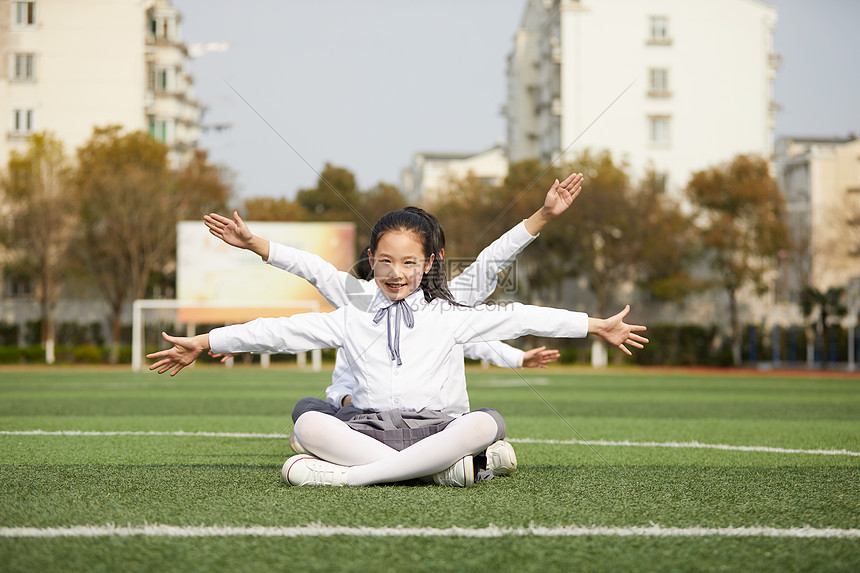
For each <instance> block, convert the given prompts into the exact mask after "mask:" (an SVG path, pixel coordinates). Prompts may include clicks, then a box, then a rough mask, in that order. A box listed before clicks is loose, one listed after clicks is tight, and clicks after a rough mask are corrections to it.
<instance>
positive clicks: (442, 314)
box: [209, 288, 588, 411]
mask: <svg viewBox="0 0 860 573" xmlns="http://www.w3.org/2000/svg"><path fill="white" fill-rule="evenodd" d="M404 303H405V304H408V305H409V308H410V309H411V310H412V314H413V316H414V325H413V327H412V328H409V327H408V326H407V325H406V324H405V323H403V324H401V325H400V336H399V354H400V358H401V361H402V364H401V365H398V364H397V361H396V360H394V359H392V354H391V350H390V348H389V329H391V331H392V333H393V332H394V328H395V326H396V325H394V324H392V320H394V317H395V313H394V312H390V313H388V314H387V320H386V319H383V320H380V321H379V322H374V320H373V319H374V317H375V316H376V314H377V311H378V310H380V309H382V308H385V307H386V306H388V305H391V304H392V303H391V301H390V300H389V299H388V298H386V297H385V295H383V294H382V292H381V291H379V289H378V288H377V291H376V294H375V295H374V297H373V300H372V301H371V303H370V305H369V306H368V307H367V308H359V307H357V306H355V305H353V304H352V303H350V304H348V305H347V306H343V307H341V308H338V309H337V310H334V311H332V312H330V313H307V314H297V315H294V316H292V317H289V318H258V319H257V320H254V321H251V322H248V323H245V324H240V325H233V326H226V327H223V328H216V329H214V330H212V331H211V332H210V333H209V344H210V347H211V348H212V350H213V351H214V352H217V353H226V352H260V353H273V354H276V353H296V352H305V351H307V350H311V349H314V348H339V349H341V351H342V352H343V353H344V356H343V357H344V359H345V360H347V363H348V364H349V365H350V369H351V370H352V373H353V374H354V375H355V379H356V382H357V383H358V386H357V388H356V389H355V392H354V393H353V395H352V402H353V404H354V405H355V406H356V407H358V408H361V409H365V410H378V411H384V410H392V409H403V410H420V409H422V408H428V409H433V410H442V409H444V408H445V407H446V406H447V402H448V400H447V396H446V393H445V391H444V387H445V382H446V381H447V379H448V373H449V371H450V365H449V362H450V361H451V360H452V357H453V350H454V348H455V347H456V346H457V345H458V344H463V343H467V342H475V341H487V340H501V339H505V340H507V339H511V338H517V337H519V336H524V335H527V334H534V335H538V336H547V337H554V338H584V337H585V336H586V335H587V333H588V315H587V314H585V313H581V312H572V311H568V310H560V309H553V308H545V307H537V306H530V305H523V304H520V303H513V304H509V305H506V306H488V305H479V306H477V307H474V308H472V307H457V306H453V305H451V304H450V303H447V302H445V301H440V300H438V299H436V300H433V301H431V302H430V303H427V302H425V300H424V293H423V291H422V290H421V289H418V290H417V291H415V292H414V293H412V294H411V295H409V296H408V297H406V299H404Z"/></svg>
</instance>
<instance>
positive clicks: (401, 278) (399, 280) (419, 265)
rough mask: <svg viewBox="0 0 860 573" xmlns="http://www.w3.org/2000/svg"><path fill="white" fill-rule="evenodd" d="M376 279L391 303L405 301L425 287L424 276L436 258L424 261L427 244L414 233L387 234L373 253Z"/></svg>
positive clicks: (371, 262)
mask: <svg viewBox="0 0 860 573" xmlns="http://www.w3.org/2000/svg"><path fill="white" fill-rule="evenodd" d="M368 256H369V257H370V264H371V266H372V267H373V280H375V281H376V284H377V285H378V286H379V290H381V291H382V292H383V293H384V294H385V296H387V297H388V298H389V300H401V299H404V298H406V297H407V296H409V295H410V294H412V293H413V292H415V290H416V289H417V288H418V287H419V286H421V279H422V278H423V277H424V273H426V272H428V271H429V270H430V266H431V265H432V264H433V255H430V258H429V259H425V258H424V245H423V244H422V242H421V240H420V239H419V238H418V235H417V234H415V233H414V232H412V231H399V230H396V231H387V232H386V233H384V234H383V235H382V236H381V237H379V242H378V243H377V245H376V252H375V253H370V251H368Z"/></svg>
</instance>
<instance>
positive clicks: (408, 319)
mask: <svg viewBox="0 0 860 573" xmlns="http://www.w3.org/2000/svg"><path fill="white" fill-rule="evenodd" d="M395 307H396V308H395ZM392 308H394V339H393V341H392V338H391V320H386V321H385V325H386V328H387V329H388V352H390V353H391V359H392V360H397V365H398V366H400V365H401V364H403V361H402V360H400V309H403V322H405V323H406V326H407V327H409V328H412V327H413V326H414V325H415V316H414V315H413V314H412V309H411V308H410V307H409V304H407V302H406V301H405V300H403V299H401V300H398V301H395V302H394V303H392V304H390V305H389V306H386V307H385V308H380V309H379V310H378V311H376V316H374V317H373V322H374V324H379V321H380V320H382V318H383V317H386V318H389V317H390V312H391V309H392Z"/></svg>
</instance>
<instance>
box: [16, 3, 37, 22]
mask: <svg viewBox="0 0 860 573" xmlns="http://www.w3.org/2000/svg"><path fill="white" fill-rule="evenodd" d="M12 24H13V25H14V26H15V27H21V28H23V27H27V26H35V25H36V3H35V2H12Z"/></svg>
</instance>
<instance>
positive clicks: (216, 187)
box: [175, 149, 233, 220]
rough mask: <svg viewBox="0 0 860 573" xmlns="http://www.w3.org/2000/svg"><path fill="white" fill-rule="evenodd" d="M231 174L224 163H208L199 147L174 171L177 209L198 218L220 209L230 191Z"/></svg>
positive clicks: (185, 216) (221, 209) (222, 209)
mask: <svg viewBox="0 0 860 573" xmlns="http://www.w3.org/2000/svg"><path fill="white" fill-rule="evenodd" d="M232 180H233V176H232V174H231V173H230V172H229V171H228V170H227V169H226V168H224V167H221V166H218V165H213V164H211V163H209V158H208V155H207V153H206V152H205V151H203V150H202V149H198V150H195V151H194V154H193V155H192V156H191V160H190V161H189V162H188V164H187V165H185V167H183V168H182V169H180V170H179V172H178V173H177V174H176V187H177V192H176V205H175V207H176V211H177V213H178V214H179V215H180V216H181V217H183V218H186V219H194V220H197V219H199V218H201V217H202V216H203V215H205V214H207V213H213V212H214V213H222V212H224V211H226V210H227V202H228V200H229V199H230V196H231V195H232V192H233V181H232Z"/></svg>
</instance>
